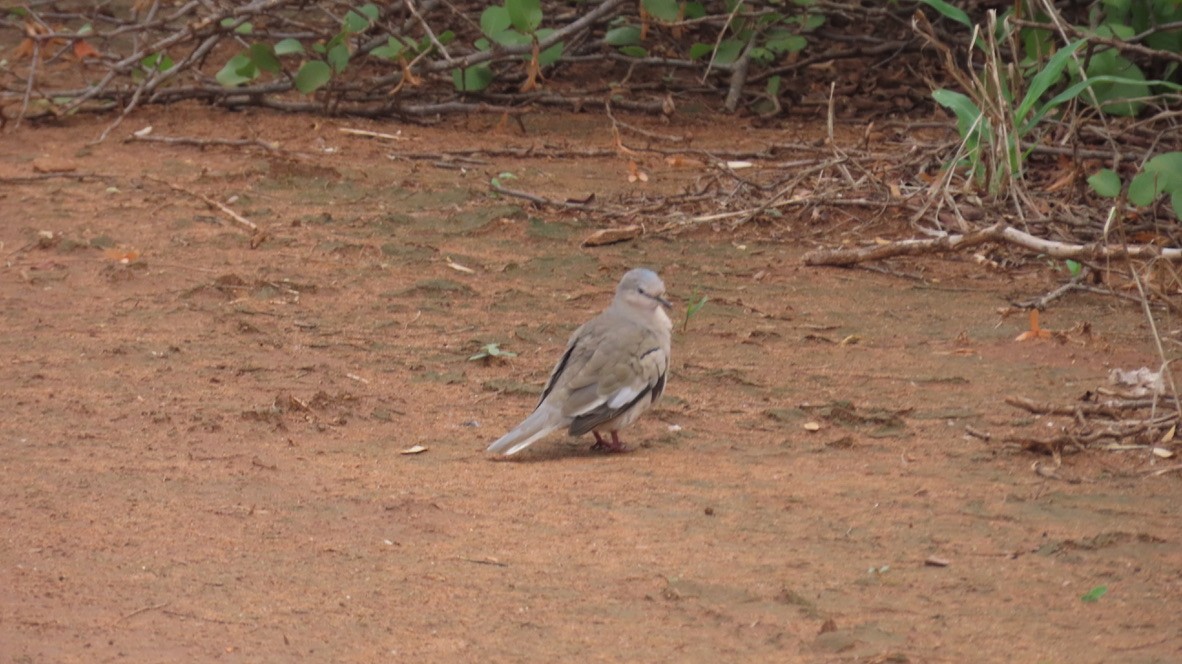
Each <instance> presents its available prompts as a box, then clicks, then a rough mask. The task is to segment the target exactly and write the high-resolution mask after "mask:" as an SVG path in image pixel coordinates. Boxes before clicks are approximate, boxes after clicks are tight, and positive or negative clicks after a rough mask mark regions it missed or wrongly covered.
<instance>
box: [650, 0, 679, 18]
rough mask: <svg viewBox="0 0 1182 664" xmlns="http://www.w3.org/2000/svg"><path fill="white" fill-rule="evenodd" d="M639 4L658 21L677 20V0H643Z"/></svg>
mask: <svg viewBox="0 0 1182 664" xmlns="http://www.w3.org/2000/svg"><path fill="white" fill-rule="evenodd" d="M641 5H643V6H644V11H646V12H648V13H649V14H650V15H651V16H652V17H653V18H655V19H657V20H658V21H664V22H666V23H673V22H675V21H677V20H678V14H679V12H678V8H677V0H643V2H641Z"/></svg>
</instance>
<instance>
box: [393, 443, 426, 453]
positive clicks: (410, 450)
mask: <svg viewBox="0 0 1182 664" xmlns="http://www.w3.org/2000/svg"><path fill="white" fill-rule="evenodd" d="M427 449H428V448H426V447H423V446H422V445H415V446H414V447H408V448H406V449H405V450H402V451H401V452H399V454H422V453H423V452H426V451H427Z"/></svg>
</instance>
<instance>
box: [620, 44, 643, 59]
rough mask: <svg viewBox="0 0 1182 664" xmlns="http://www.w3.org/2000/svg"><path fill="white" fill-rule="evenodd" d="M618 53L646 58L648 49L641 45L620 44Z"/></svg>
mask: <svg viewBox="0 0 1182 664" xmlns="http://www.w3.org/2000/svg"><path fill="white" fill-rule="evenodd" d="M620 53H621V54H622V55H626V56H628V57H630V58H647V57H648V49H646V48H645V47H643V46H621V47H620Z"/></svg>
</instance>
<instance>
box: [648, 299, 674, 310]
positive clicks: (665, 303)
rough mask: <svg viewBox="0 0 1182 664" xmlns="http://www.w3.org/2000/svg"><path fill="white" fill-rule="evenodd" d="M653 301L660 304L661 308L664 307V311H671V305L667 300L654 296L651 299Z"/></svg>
mask: <svg viewBox="0 0 1182 664" xmlns="http://www.w3.org/2000/svg"><path fill="white" fill-rule="evenodd" d="M653 299H654V300H656V301H657V304H660V305H661V306H662V307H665V311H671V310H672V309H673V303H672V302H670V301H669V300H666V299H665V298H663V297H660V296H655V297H653Z"/></svg>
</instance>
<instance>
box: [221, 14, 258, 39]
mask: <svg viewBox="0 0 1182 664" xmlns="http://www.w3.org/2000/svg"><path fill="white" fill-rule="evenodd" d="M235 23H238V19H236V18H234V17H232V16H231V17H229V18H223V19H222V22H221V26H222V27H223V28H230V27H234V24H235ZM234 32H235V33H237V34H240V35H249V34H250V33H252V32H254V25H253V24H251V22H250V21H243V22H242V23H241V24H239V25H238V26H237V27H234Z"/></svg>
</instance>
